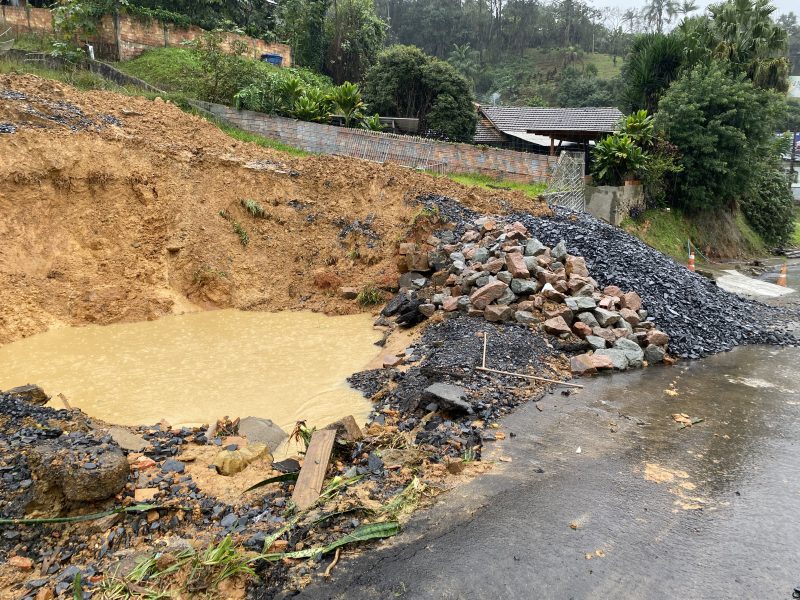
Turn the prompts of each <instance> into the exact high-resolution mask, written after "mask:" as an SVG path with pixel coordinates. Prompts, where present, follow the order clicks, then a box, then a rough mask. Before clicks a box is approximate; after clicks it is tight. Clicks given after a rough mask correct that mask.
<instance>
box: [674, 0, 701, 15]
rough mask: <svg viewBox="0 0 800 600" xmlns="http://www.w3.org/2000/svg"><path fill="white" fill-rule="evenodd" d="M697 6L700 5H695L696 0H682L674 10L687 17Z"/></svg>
mask: <svg viewBox="0 0 800 600" xmlns="http://www.w3.org/2000/svg"><path fill="white" fill-rule="evenodd" d="M698 8H700V7H699V6H697V2H695V1H694V0H683V2H681V3H680V4H679V5H678V6H677V7H676V9H675V12H677V13H678V14H679V15H681V16H682V17H687V16H689V15H690V14H691V13H693V12H694V11H696V10H697V9H698Z"/></svg>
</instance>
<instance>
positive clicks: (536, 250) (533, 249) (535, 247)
mask: <svg viewBox="0 0 800 600" xmlns="http://www.w3.org/2000/svg"><path fill="white" fill-rule="evenodd" d="M546 250H547V246H545V245H544V244H542V242H540V241H539V240H537V239H536V238H531V239H529V240H528V243H527V244H525V256H539V255H540V254H544V253H545V251H546Z"/></svg>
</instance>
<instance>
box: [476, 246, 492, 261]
mask: <svg viewBox="0 0 800 600" xmlns="http://www.w3.org/2000/svg"><path fill="white" fill-rule="evenodd" d="M472 260H474V261H475V262H479V263H485V262H486V261H487V260H489V250H488V249H486V248H478V249H477V250H476V251H475V256H473V257H472Z"/></svg>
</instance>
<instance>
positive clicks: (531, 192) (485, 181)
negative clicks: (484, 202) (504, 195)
mask: <svg viewBox="0 0 800 600" xmlns="http://www.w3.org/2000/svg"><path fill="white" fill-rule="evenodd" d="M447 177H449V178H450V179H452V180H453V181H455V182H457V183H460V184H462V185H467V186H473V187H482V188H486V189H489V190H517V191H520V192H522V193H523V194H526V195H528V196H530V197H531V198H538V197H539V196H541V195H542V193H543V192H544V191H545V190H546V189H547V185H546V184H544V183H521V182H518V181H506V180H503V179H495V178H494V177H490V176H489V175H482V174H480V173H461V174H455V173H453V174H449V175H447Z"/></svg>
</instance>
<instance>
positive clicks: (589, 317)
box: [578, 312, 600, 329]
mask: <svg viewBox="0 0 800 600" xmlns="http://www.w3.org/2000/svg"><path fill="white" fill-rule="evenodd" d="M578 321H580V322H581V323H584V324H586V325H588V326H589V327H590V328H591V329H594V328H595V327H600V323H598V322H597V319H595V317H594V315H593V314H592V313H590V312H582V313H580V314H579V315H578Z"/></svg>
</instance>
